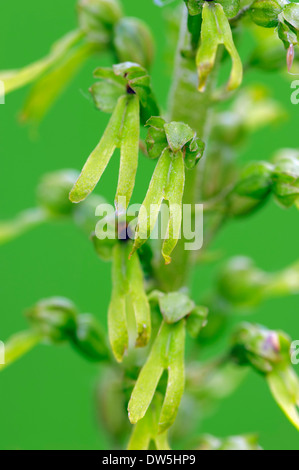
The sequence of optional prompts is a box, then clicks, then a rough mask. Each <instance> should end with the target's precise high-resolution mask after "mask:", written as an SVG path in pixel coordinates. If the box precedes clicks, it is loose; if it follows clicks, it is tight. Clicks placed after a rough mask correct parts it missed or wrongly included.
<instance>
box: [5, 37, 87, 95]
mask: <svg viewBox="0 0 299 470" xmlns="http://www.w3.org/2000/svg"><path fill="white" fill-rule="evenodd" d="M81 38H82V32H81V31H73V32H71V33H69V34H68V35H67V36H65V37H63V38H62V39H61V40H60V41H58V42H57V43H56V44H55V45H54V47H53V48H52V50H51V52H50V54H49V55H48V56H47V57H45V58H44V59H41V60H39V61H37V62H34V63H33V64H31V65H28V66H27V67H24V68H22V69H19V70H8V71H2V72H0V80H2V81H3V82H4V88H5V93H9V92H11V91H13V90H17V89H18V88H21V87H22V86H25V85H27V84H28V83H31V82H33V81H34V80H36V79H37V78H39V77H40V76H41V75H42V74H43V73H45V72H47V70H48V69H49V68H50V67H52V66H53V65H54V64H55V63H56V62H57V61H59V60H60V59H61V58H63V57H64V56H65V54H66V53H67V52H68V51H69V50H70V49H71V48H72V47H73V46H74V45H75V44H76V43H77V42H78V41H79V40H80V39H81Z"/></svg>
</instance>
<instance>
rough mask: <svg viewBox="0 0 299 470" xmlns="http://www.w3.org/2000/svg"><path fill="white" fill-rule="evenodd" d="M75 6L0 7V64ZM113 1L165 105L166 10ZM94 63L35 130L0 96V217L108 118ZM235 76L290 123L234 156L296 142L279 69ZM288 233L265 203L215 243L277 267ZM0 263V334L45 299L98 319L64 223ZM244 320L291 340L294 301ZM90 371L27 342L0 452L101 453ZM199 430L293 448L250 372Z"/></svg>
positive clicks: (288, 254) (289, 225) (108, 178)
mask: <svg viewBox="0 0 299 470" xmlns="http://www.w3.org/2000/svg"><path fill="white" fill-rule="evenodd" d="M75 5H76V1H75V0H64V1H63V2H61V0H52V1H51V2H43V3H42V6H41V3H40V1H38V0H27V1H26V2H24V1H22V0H17V1H16V2H1V5H0V18H1V28H0V44H2V46H1V50H0V69H9V68H15V67H19V66H22V65H25V64H27V63H29V62H31V61H33V60H35V59H37V58H39V57H42V56H43V55H45V54H46V53H47V51H48V49H49V47H50V45H51V44H52V43H53V42H54V41H55V40H56V39H58V38H59V37H61V36H62V35H64V34H65V33H66V32H67V31H69V30H71V29H74V28H75V27H76V12H75ZM123 5H124V8H125V11H126V13H127V14H128V15H131V16H138V17H140V18H143V19H144V20H146V21H147V22H148V24H149V25H150V26H151V28H152V30H153V33H154V35H155V39H156V44H157V47H156V62H155V66H154V68H153V72H152V75H153V83H154V88H155V91H156V94H157V96H158V98H159V100H160V102H161V103H163V105H164V106H165V104H166V98H167V92H168V88H169V80H170V77H169V70H168V71H167V62H166V61H165V44H166V43H165V38H166V33H165V22H164V19H163V15H165V12H166V10H163V9H160V8H158V7H157V6H155V5H154V4H153V1H152V0H143V1H140V0H123ZM99 64H109V59H108V58H107V57H104V58H102V59H101V58H100V59H99V60H93V61H91V62H89V63H88V64H87V65H86V66H85V68H84V69H83V70H82V72H81V73H80V74H79V75H78V76H77V78H76V79H75V80H74V81H73V82H72V84H71V86H70V87H69V88H68V90H67V91H66V93H64V94H63V96H61V98H60V99H59V101H58V103H57V104H56V105H55V106H54V107H53V109H52V110H51V112H50V113H49V114H48V116H47V117H46V119H45V120H44V122H43V123H42V125H41V127H40V129H39V132H38V134H37V133H32V132H30V129H28V128H27V127H26V126H22V125H20V124H19V122H18V120H17V118H18V111H19V109H20V107H21V104H22V103H23V101H24V98H25V96H26V91H27V90H26V91H25V90H21V91H18V92H15V93H13V94H11V95H9V96H8V97H7V100H6V104H5V105H4V106H3V105H2V106H0V122H1V127H0V148H1V170H0V187H1V206H0V207H1V209H0V218H1V219H5V218H10V217H13V216H14V215H15V214H16V213H18V212H19V211H21V210H23V209H26V208H28V207H31V206H33V205H34V203H35V187H36V185H37V182H38V180H39V178H40V176H41V175H42V174H43V173H45V172H48V171H52V170H56V169H62V168H73V167H74V168H78V169H80V168H81V166H82V164H83V163H84V161H85V158H86V156H87V155H88V154H89V152H90V151H91V150H92V149H93V148H94V146H95V144H96V143H97V142H98V140H99V137H100V135H101V132H102V131H103V129H104V125H105V123H106V121H107V119H108V117H107V116H106V115H102V114H101V113H99V112H98V111H96V110H95V109H94V106H93V104H92V103H91V100H90V98H89V96H88V93H87V90H88V88H89V86H90V85H91V83H92V71H93V69H94V68H95V67H96V66H97V65H99ZM245 81H246V82H247V83H250V82H253V83H256V82H257V83H261V82H262V83H265V84H269V86H270V87H271V89H272V93H273V95H274V96H275V97H276V98H277V99H278V100H279V101H280V102H281V103H282V104H283V105H284V107H285V108H287V110H288V112H289V115H290V118H289V119H288V120H287V121H285V122H284V123H283V124H282V125H281V126H280V127H278V128H275V129H273V128H272V129H266V130H262V131H261V132H258V133H257V134H256V135H255V136H254V138H252V139H251V141H250V142H249V143H248V145H247V148H246V149H245V151H244V153H243V155H241V156H240V159H242V160H243V161H246V159H247V160H248V159H267V158H270V157H271V154H272V153H273V151H274V150H275V149H277V148H278V147H285V146H296V145H298V112H299V106H297V107H296V106H292V105H291V103H290V94H291V89H290V82H289V81H287V80H285V79H284V78H282V77H281V75H278V74H277V75H267V74H258V73H251V74H250V75H248V76H246V77H245ZM116 160H117V159H114V160H113V162H112V163H111V165H110V166H109V170H108V171H107V173H106V174H105V176H104V178H103V180H102V183H101V187H100V188H98V190H100V191H101V193H102V194H104V195H106V196H107V197H108V198H109V200H110V201H112V200H113V199H112V198H113V195H114V188H115V184H116V179H117V161H116ZM242 160H240V161H242ZM152 165H153V163H152V162H150V161H146V159H143V158H142V160H141V164H140V167H139V177H138V178H137V187H136V191H135V200H136V201H140V200H141V199H142V197H143V195H144V188H145V187H146V185H147V183H148V181H149V179H150V175H151V172H152ZM145 179H146V181H145ZM298 229H299V217H298V212H296V210H290V211H283V210H282V209H280V208H278V207H277V206H276V205H275V204H274V202H272V203H271V204H269V205H268V207H267V208H265V209H263V210H262V211H261V212H259V213H258V214H256V215H254V216H252V217H251V218H250V219H248V220H245V221H242V222H234V223H231V224H230V225H229V226H227V227H226V228H225V229H224V231H223V232H222V234H221V235H220V236H219V237H218V238H217V240H216V242H215V244H214V248H215V249H221V250H222V252H223V254H224V258H226V257H228V256H232V255H235V254H243V255H248V256H252V257H253V258H254V259H255V260H256V261H257V263H258V265H259V266H261V267H262V268H264V269H266V270H276V269H280V268H283V267H284V266H286V265H288V264H290V263H292V262H293V261H294V260H295V259H296V258H297V256H298ZM221 261H223V259H222V260H220V261H219V262H221ZM219 262H215V263H213V264H212V265H211V266H210V267H208V268H204V269H198V271H197V273H196V276H195V278H194V282H193V291H194V296H195V299H198V300H199V299H200V297H201V293H202V292H204V291H205V290H206V289H207V288H208V287H209V285H210V284H211V282H212V281H213V277H214V276H215V272H216V268H217V265H218V264H219ZM0 266H1V268H0V289H1V316H0V340H2V341H4V340H6V339H7V338H8V337H9V336H10V335H12V334H13V333H14V332H17V331H20V330H22V329H25V328H26V320H25V319H24V317H23V311H24V309H25V308H27V307H29V306H31V305H32V304H34V303H35V302H36V301H37V300H38V299H40V298H43V297H48V296H53V295H61V296H66V297H70V298H71V299H73V300H74V301H75V302H76V303H77V304H78V306H79V307H80V309H81V311H82V312H92V313H94V314H96V315H97V317H98V318H99V319H100V320H101V321H102V323H103V324H104V325H106V312H107V306H108V301H109V295H108V292H109V291H110V267H109V265H108V264H105V263H103V262H100V261H99V260H98V259H97V257H96V256H95V254H94V251H93V248H92V246H91V244H90V242H89V241H88V240H87V239H86V238H85V236H84V235H83V234H82V233H81V232H80V231H79V229H77V228H76V227H74V226H73V224H72V223H66V222H62V223H60V224H55V225H54V224H53V225H47V226H45V227H40V228H38V229H36V230H35V231H33V232H31V233H28V234H26V235H25V236H23V237H22V238H20V239H18V240H16V241H14V242H12V243H10V244H8V245H6V246H4V247H1V249H0ZM245 318H246V317H245ZM251 320H252V321H257V322H260V323H263V324H265V325H267V326H268V327H270V328H280V329H284V330H285V331H287V332H288V333H289V334H290V335H291V336H292V337H293V339H299V301H298V297H296V296H294V297H292V298H287V299H281V300H275V301H268V302H267V303H266V304H265V303H264V304H263V305H262V306H261V307H260V308H258V310H257V312H256V313H255V314H254V315H253V316H252V317H251ZM298 367H299V366H298ZM298 372H299V371H298ZM99 377H100V371H99V369H98V367H97V366H94V365H90V364H89V363H87V362H85V361H84V360H83V359H81V358H80V357H79V356H78V355H76V354H75V353H74V352H73V351H72V350H71V349H70V348H69V347H68V346H65V347H60V348H57V347H45V346H41V347H38V348H36V350H34V351H33V352H32V353H30V354H29V355H28V356H26V357H25V358H24V359H22V360H20V361H19V362H18V363H16V364H15V365H14V366H12V367H11V368H8V369H7V370H6V371H5V372H3V373H1V376H0V448H1V449H110V448H111V442H110V441H109V438H108V437H107V436H106V435H105V432H104V430H103V429H102V428H101V425H99V424H98V422H97V418H96V413H95V408H94V400H95V390H96V384H97V381H98V380H99ZM198 432H205V433H212V434H214V435H218V436H226V435H234V434H241V433H248V432H258V433H259V435H260V443H261V445H262V446H263V447H264V448H266V449H296V450H298V449H299V439H298V433H297V432H296V431H295V429H294V428H292V426H291V424H289V422H288V421H287V420H286V419H285V417H284V416H283V414H282V413H281V412H280V410H279V409H278V408H277V406H276V405H275V403H274V401H273V400H272V399H271V398H270V394H269V391H268V390H267V387H266V385H265V383H264V381H263V380H262V379H261V378H259V377H258V376H256V375H255V374H254V373H250V374H249V376H248V379H247V380H246V381H245V382H244V384H243V385H242V386H241V387H240V388H239V389H238V391H237V392H236V393H234V394H233V395H232V396H231V397H230V398H228V399H226V400H224V401H222V402H221V403H220V404H219V406H218V407H217V409H215V412H214V413H212V414H211V415H209V416H208V417H207V418H206V419H205V420H204V421H203V422H201V423H198Z"/></svg>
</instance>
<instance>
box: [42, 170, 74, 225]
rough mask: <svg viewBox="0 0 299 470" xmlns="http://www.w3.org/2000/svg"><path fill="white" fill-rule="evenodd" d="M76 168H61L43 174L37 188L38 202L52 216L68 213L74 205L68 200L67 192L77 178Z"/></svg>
mask: <svg viewBox="0 0 299 470" xmlns="http://www.w3.org/2000/svg"><path fill="white" fill-rule="evenodd" d="M78 176H79V173H78V172H77V171H76V170H61V171H57V172H54V173H49V174H47V175H45V176H44V177H43V178H42V180H41V182H40V184H39V186H38V188H37V200H38V204H39V205H40V206H41V207H42V208H44V209H46V211H47V212H49V214H50V215H52V216H54V217H60V216H67V215H70V214H71V213H72V212H73V210H74V206H73V204H72V203H71V202H70V201H69V192H70V190H71V189H72V187H73V185H74V184H75V182H76V180H77V179H78Z"/></svg>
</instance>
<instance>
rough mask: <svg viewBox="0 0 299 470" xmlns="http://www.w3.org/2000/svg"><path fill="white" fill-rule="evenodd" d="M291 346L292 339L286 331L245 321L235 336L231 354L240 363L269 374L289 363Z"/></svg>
mask: <svg viewBox="0 0 299 470" xmlns="http://www.w3.org/2000/svg"><path fill="white" fill-rule="evenodd" d="M290 348H291V340H290V338H289V337H288V336H287V335H286V334H285V333H283V332H280V331H271V330H268V329H266V328H264V327H262V326H260V325H252V324H250V323H244V324H242V325H241V326H240V327H239V328H238V330H237V331H236V332H235V334H234V336H233V339H232V352H231V354H232V357H233V359H234V360H235V361H236V362H237V363H238V364H240V365H242V366H244V365H250V366H252V367H253V368H254V369H256V370H257V371H258V372H260V373H262V374H269V373H270V372H272V371H273V370H274V369H276V368H277V367H281V368H284V367H286V366H288V365H289V363H290Z"/></svg>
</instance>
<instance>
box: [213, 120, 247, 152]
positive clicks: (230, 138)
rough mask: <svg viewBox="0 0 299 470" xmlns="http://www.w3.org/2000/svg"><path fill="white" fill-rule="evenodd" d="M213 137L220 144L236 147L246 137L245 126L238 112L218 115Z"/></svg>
mask: <svg viewBox="0 0 299 470" xmlns="http://www.w3.org/2000/svg"><path fill="white" fill-rule="evenodd" d="M213 136H214V138H215V139H217V141H219V142H221V144H222V145H223V144H227V145H233V146H235V145H237V144H239V143H242V142H243V141H244V138H245V137H246V126H245V124H244V122H243V119H242V118H240V115H239V113H238V112H232V111H226V112H223V113H220V114H219V115H218V117H217V122H215V124H214V128H213Z"/></svg>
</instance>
